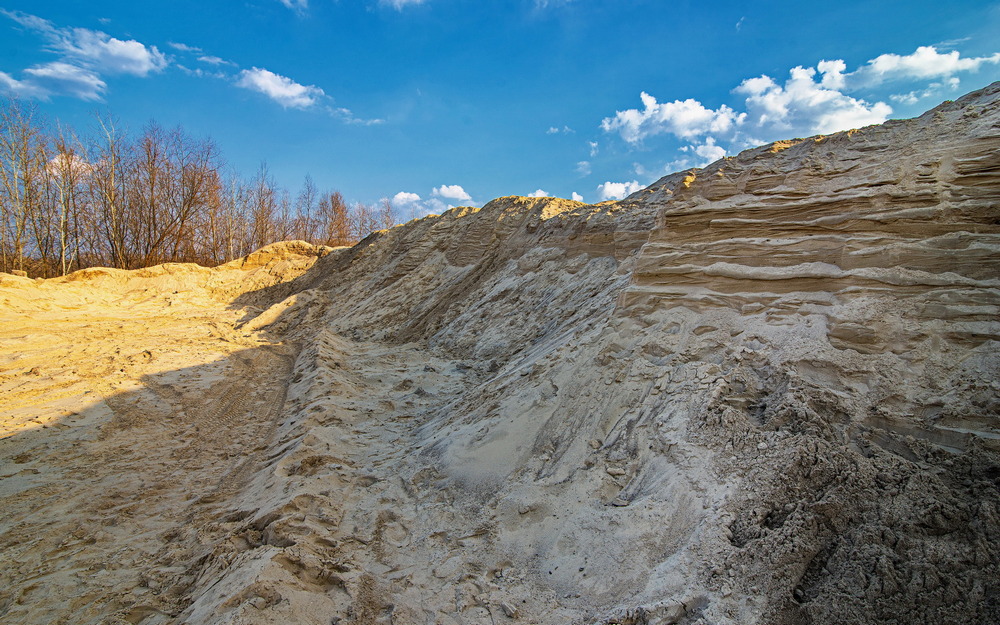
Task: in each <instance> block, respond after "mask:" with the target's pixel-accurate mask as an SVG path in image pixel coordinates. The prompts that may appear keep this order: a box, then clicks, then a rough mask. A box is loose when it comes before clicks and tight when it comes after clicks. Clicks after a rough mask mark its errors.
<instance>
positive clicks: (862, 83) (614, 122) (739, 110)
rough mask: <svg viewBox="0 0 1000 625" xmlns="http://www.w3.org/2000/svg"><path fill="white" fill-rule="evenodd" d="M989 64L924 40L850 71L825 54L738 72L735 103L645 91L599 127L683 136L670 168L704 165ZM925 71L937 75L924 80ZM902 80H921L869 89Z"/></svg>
mask: <svg viewBox="0 0 1000 625" xmlns="http://www.w3.org/2000/svg"><path fill="white" fill-rule="evenodd" d="M986 64H1000V53H996V54H992V55H986V56H980V57H962V55H961V54H960V53H959V52H956V51H953V52H947V53H944V52H939V51H938V50H937V49H936V48H935V47H934V46H921V47H919V48H917V50H916V51H915V52H913V53H912V54H906V55H899V54H882V55H879V56H877V57H875V58H873V59H871V60H869V61H868V62H866V63H865V64H863V65H861V66H860V67H858V68H857V69H855V70H854V71H853V72H849V71H848V67H847V63H846V62H844V61H843V60H842V59H832V60H830V59H824V60H821V61H819V62H818V63H817V64H816V65H815V67H802V66H799V67H794V68H792V69H791V70H790V71H789V73H788V77H787V78H786V79H785V80H784V81H781V80H776V79H775V78H772V77H771V76H768V75H761V76H757V77H754V78H748V79H746V80H743V81H742V82H741V83H740V84H739V86H738V87H736V88H735V89H734V90H733V93H734V94H736V95H737V96H740V97H741V99H742V102H741V106H735V107H733V108H730V107H729V106H727V105H721V106H719V107H718V108H715V109H713V108H709V107H706V106H705V105H704V104H702V103H701V102H699V101H697V100H695V99H691V98H689V99H686V100H674V101H672V102H666V103H660V102H658V101H657V100H656V98H655V97H653V96H652V95H649V94H648V93H645V92H643V93H642V94H641V96H640V97H641V100H642V103H643V106H642V108H641V109H640V108H634V109H627V110H624V111H617V112H616V113H615V115H614V116H612V117H607V118H605V119H604V120H603V121H602V122H601V128H602V129H603V130H604V131H605V132H607V133H614V134H618V135H619V136H620V137H621V138H622V139H623V140H624V141H625V142H626V143H628V144H630V145H636V144H639V143H640V142H642V141H643V140H644V139H647V138H649V137H653V136H656V135H660V134H668V135H673V136H674V137H676V138H680V139H687V140H689V143H688V145H686V146H684V147H681V148H680V151H681V152H683V153H687V155H688V156H685V157H681V158H679V159H676V160H674V161H672V162H671V163H668V165H667V166H668V168H669V167H676V168H685V167H690V166H704V165H706V164H708V163H710V162H712V161H714V160H716V159H718V158H721V157H722V156H724V155H725V154H727V153H735V152H737V151H739V150H740V149H744V148H748V147H752V146H755V145H760V144H762V143H765V142H766V141H771V140H774V139H780V138H786V137H790V136H799V137H803V136H809V135H814V134H829V133H832V132H837V131H841V130H848V129H851V128H859V127H862V126H867V125H870V124H878V123H882V122H884V121H885V120H886V119H888V118H889V116H890V115H891V114H892V113H893V109H892V107H891V106H890V105H889V103H888V102H887V101H883V100H889V101H892V102H898V103H900V104H905V105H912V104H915V103H917V102H919V101H920V100H923V99H925V98H930V97H932V96H937V95H939V94H941V93H942V92H943V91H945V90H949V89H951V90H954V89H957V88H958V85H959V78H958V77H957V76H955V74H958V73H960V72H972V71H976V70H978V69H980V68H981V67H983V66H984V65H986ZM930 79H936V80H937V82H933V83H930V84H928V83H929V81H930ZM904 80H906V81H911V82H918V83H919V82H922V83H923V84H921V85H919V88H912V87H909V88H910V89H912V90H909V89H908V90H907V91H904V92H902V93H897V94H894V95H889V96H873V95H872V90H873V88H874V87H878V86H880V85H882V84H885V83H888V82H891V81H904ZM883 93H884V92H883ZM866 97H867V99H866ZM595 151H596V150H592V156H593V153H594V152H595ZM696 156H697V157H698V158H695V157H696ZM639 175H640V176H642V174H639ZM608 193H611V192H610V191H609V192H608ZM609 197H610V196H609Z"/></svg>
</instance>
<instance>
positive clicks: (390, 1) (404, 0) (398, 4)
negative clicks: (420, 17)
mask: <svg viewBox="0 0 1000 625" xmlns="http://www.w3.org/2000/svg"><path fill="white" fill-rule="evenodd" d="M425 1H426V0H378V3H379V4H381V5H382V6H387V7H392V8H394V9H396V10H397V11H402V10H403V9H404V8H405V7H407V6H410V5H414V6H416V5H418V4H423V3H424V2H425Z"/></svg>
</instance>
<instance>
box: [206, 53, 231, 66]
mask: <svg viewBox="0 0 1000 625" xmlns="http://www.w3.org/2000/svg"><path fill="white" fill-rule="evenodd" d="M198 60H199V61H201V62H202V63H208V64H209V65H236V63H233V62H232V61H227V60H226V59H223V58H220V57H217V56H212V55H210V54H206V55H204V56H199V57H198Z"/></svg>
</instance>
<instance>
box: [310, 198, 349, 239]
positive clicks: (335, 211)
mask: <svg viewBox="0 0 1000 625" xmlns="http://www.w3.org/2000/svg"><path fill="white" fill-rule="evenodd" d="M318 211H319V220H320V224H321V225H320V240H321V241H322V243H324V244H325V245H331V246H334V247H337V246H341V245H353V244H354V243H356V242H357V239H355V238H354V235H353V234H352V232H351V216H350V212H349V211H348V209H347V204H346V203H345V202H344V196H343V195H341V194H340V191H332V192H329V193H325V194H324V195H323V196H322V197H321V198H320V201H319V208H318Z"/></svg>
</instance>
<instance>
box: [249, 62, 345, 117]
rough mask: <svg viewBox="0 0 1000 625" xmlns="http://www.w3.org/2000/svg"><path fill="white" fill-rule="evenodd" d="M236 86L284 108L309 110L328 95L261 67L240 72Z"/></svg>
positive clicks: (316, 88)
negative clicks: (264, 97)
mask: <svg viewBox="0 0 1000 625" xmlns="http://www.w3.org/2000/svg"><path fill="white" fill-rule="evenodd" d="M236 86H238V87H243V88H244V89H250V90H251V91H256V92H258V93H262V94H264V95H266V96H267V97H269V98H271V99H272V100H274V101H275V102H277V103H278V104H280V105H281V106H283V107H284V108H298V109H305V108H309V107H311V106H314V105H316V104H317V103H318V102H319V101H320V99H322V98H323V97H324V96H325V95H326V94H324V93H323V90H322V89H320V88H319V87H315V86H312V85H301V84H299V83H297V82H295V81H294V80H292V79H291V78H288V77H286V76H282V75H280V74H275V73H274V72H272V71H269V70H266V69H261V68H259V67H254V68H253V69H245V70H243V71H242V72H240V75H239V77H238V78H237V80H236Z"/></svg>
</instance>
